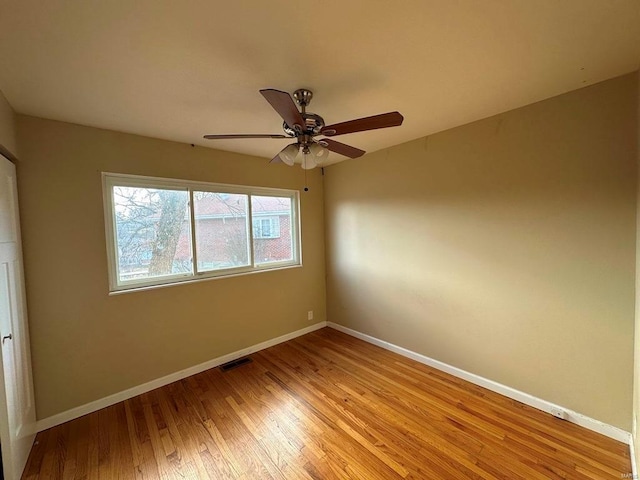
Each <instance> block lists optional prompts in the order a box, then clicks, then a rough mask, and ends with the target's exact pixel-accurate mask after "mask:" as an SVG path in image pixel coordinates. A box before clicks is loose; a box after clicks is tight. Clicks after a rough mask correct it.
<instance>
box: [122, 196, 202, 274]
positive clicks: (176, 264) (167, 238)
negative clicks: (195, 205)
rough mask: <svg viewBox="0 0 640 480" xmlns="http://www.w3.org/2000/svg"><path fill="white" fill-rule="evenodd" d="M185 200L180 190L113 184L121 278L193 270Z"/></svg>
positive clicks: (188, 218)
mask: <svg viewBox="0 0 640 480" xmlns="http://www.w3.org/2000/svg"><path fill="white" fill-rule="evenodd" d="M188 203H189V195H188V193H187V192H186V191H182V190H164V189H157V188H139V187H121V186H114V187H113V207H114V215H115V228H116V238H115V243H116V245H115V246H116V253H117V257H118V278H119V281H120V282H123V281H128V280H136V279H145V278H153V277H162V276H166V275H172V274H190V273H192V266H191V259H192V255H191V239H190V237H191V227H190V217H189V210H188Z"/></svg>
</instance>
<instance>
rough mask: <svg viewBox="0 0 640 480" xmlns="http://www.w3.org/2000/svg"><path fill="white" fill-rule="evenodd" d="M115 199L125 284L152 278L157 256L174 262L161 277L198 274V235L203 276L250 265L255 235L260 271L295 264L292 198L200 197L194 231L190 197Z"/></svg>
mask: <svg viewBox="0 0 640 480" xmlns="http://www.w3.org/2000/svg"><path fill="white" fill-rule="evenodd" d="M115 196H116V203H117V205H118V206H119V208H117V209H116V213H115V216H116V230H117V243H118V256H119V259H118V260H119V262H118V265H119V275H120V278H121V280H131V279H135V278H144V277H147V276H152V275H153V274H154V273H150V272H149V270H150V265H151V263H152V259H153V257H154V255H170V256H172V260H171V261H170V262H168V263H167V265H168V266H169V267H167V270H166V271H163V272H161V273H160V274H171V273H182V272H192V271H193V261H194V252H193V251H192V247H191V245H192V242H191V235H192V231H193V232H194V233H195V237H196V242H195V243H196V245H197V247H196V252H195V258H196V259H197V271H198V272H208V271H213V270H221V269H228V268H236V267H242V266H247V265H250V264H251V255H250V247H251V245H250V238H249V234H248V233H249V232H250V231H251V232H252V238H251V241H252V244H253V262H254V263H255V264H256V265H263V264H268V263H275V262H281V261H287V260H291V259H292V258H293V247H292V245H293V242H292V229H291V225H292V222H291V217H292V215H291V211H292V210H291V199H290V198H288V197H273V196H262V195H261V196H258V195H252V196H251V197H249V196H248V195H243V194H229V193H214V192H194V193H193V199H194V228H193V229H192V227H191V218H190V217H189V213H188V209H187V208H186V206H187V202H188V194H187V192H184V191H170V190H166V191H162V190H158V189H150V188H132V187H118V189H117V190H116V192H115ZM249 198H251V218H252V219H253V222H252V226H251V228H249V221H248V218H249V216H248V210H249ZM171 216H173V217H175V218H174V219H171V218H169V217H171ZM169 268H170V270H169ZM155 274H158V272H155Z"/></svg>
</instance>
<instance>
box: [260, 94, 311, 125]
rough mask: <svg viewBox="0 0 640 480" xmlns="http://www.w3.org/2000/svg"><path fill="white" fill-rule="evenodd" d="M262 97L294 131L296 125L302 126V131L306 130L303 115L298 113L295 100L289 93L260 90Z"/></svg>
mask: <svg viewBox="0 0 640 480" xmlns="http://www.w3.org/2000/svg"><path fill="white" fill-rule="evenodd" d="M260 93H261V94H262V96H263V97H264V98H265V99H266V100H267V102H269V103H270V104H271V106H272V107H273V108H274V110H275V111H276V112H278V114H279V115H280V116H281V117H282V119H283V120H284V121H285V123H286V124H287V125H289V126H290V127H291V128H293V129H294V130H295V129H296V127H295V126H296V125H299V126H300V129H301V130H304V127H305V123H304V119H303V118H302V115H301V114H300V112H299V111H298V107H296V104H295V102H294V101H293V98H291V95H289V94H288V93H287V92H281V91H280V90H274V89H273V88H267V89H265V90H260Z"/></svg>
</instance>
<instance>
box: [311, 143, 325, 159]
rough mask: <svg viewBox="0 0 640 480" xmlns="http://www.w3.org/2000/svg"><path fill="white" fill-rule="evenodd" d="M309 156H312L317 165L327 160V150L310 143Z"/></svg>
mask: <svg viewBox="0 0 640 480" xmlns="http://www.w3.org/2000/svg"><path fill="white" fill-rule="evenodd" d="M309 155H312V156H313V157H314V160H316V163H319V162H321V161H322V160H324V159H325V158H327V156H328V155H329V150H327V149H326V148H324V146H323V145H320V144H318V143H312V144H311V146H310V147H309Z"/></svg>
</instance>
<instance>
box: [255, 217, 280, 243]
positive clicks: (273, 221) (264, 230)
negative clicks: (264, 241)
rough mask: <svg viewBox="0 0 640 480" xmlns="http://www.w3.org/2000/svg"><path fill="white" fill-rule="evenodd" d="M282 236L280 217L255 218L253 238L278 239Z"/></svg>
mask: <svg viewBox="0 0 640 480" xmlns="http://www.w3.org/2000/svg"><path fill="white" fill-rule="evenodd" d="M279 236H280V218H279V217H263V218H260V217H257V218H256V215H255V214H254V216H253V238H278V237H279Z"/></svg>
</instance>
